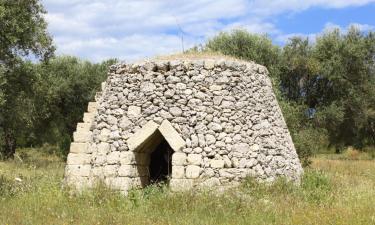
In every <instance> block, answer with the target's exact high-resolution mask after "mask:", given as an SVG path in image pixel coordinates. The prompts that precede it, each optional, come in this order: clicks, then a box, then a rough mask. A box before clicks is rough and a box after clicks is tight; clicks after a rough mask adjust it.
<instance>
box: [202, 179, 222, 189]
mask: <svg viewBox="0 0 375 225" xmlns="http://www.w3.org/2000/svg"><path fill="white" fill-rule="evenodd" d="M219 185H220V180H219V178H217V177H211V178H208V179H207V180H205V181H203V182H202V183H201V184H200V185H199V186H201V187H207V188H210V187H215V186H219Z"/></svg>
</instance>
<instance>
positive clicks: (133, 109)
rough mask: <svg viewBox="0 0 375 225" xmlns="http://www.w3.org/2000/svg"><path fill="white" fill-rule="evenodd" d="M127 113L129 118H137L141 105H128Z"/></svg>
mask: <svg viewBox="0 0 375 225" xmlns="http://www.w3.org/2000/svg"><path fill="white" fill-rule="evenodd" d="M127 115H128V117H129V118H138V117H139V116H140V115H141V107H138V106H132V105H131V106H129V108H128V114H127Z"/></svg>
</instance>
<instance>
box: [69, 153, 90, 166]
mask: <svg viewBox="0 0 375 225" xmlns="http://www.w3.org/2000/svg"><path fill="white" fill-rule="evenodd" d="M90 162H91V155H90V154H85V153H69V154H68V157H67V160H66V164H68V165H85V164H90Z"/></svg>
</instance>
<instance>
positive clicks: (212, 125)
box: [207, 122, 223, 132]
mask: <svg viewBox="0 0 375 225" xmlns="http://www.w3.org/2000/svg"><path fill="white" fill-rule="evenodd" d="M207 127H208V129H210V130H212V131H215V132H220V131H222V130H223V127H222V126H221V125H220V124H218V123H215V122H211V123H209V124H208V126H207Z"/></svg>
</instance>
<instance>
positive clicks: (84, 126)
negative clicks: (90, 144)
mask: <svg viewBox="0 0 375 225" xmlns="http://www.w3.org/2000/svg"><path fill="white" fill-rule="evenodd" d="M90 128H91V123H77V131H78V132H87V131H90Z"/></svg>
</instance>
